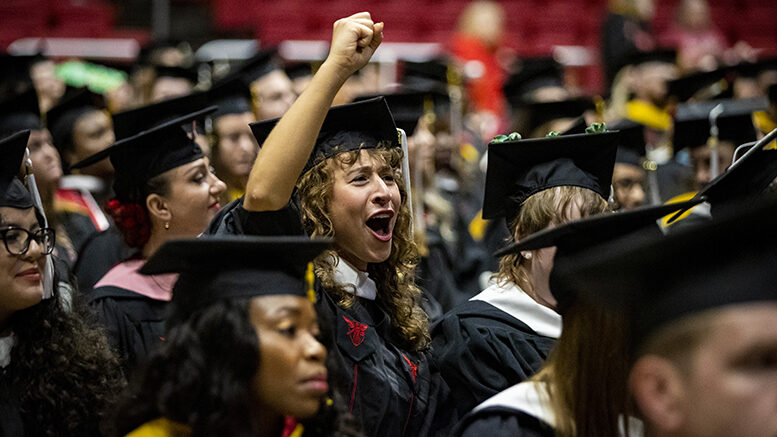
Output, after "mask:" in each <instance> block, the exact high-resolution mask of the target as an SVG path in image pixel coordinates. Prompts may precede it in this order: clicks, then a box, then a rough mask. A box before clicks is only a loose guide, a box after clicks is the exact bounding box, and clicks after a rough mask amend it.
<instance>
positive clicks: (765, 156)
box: [670, 131, 777, 222]
mask: <svg viewBox="0 0 777 437" xmlns="http://www.w3.org/2000/svg"><path fill="white" fill-rule="evenodd" d="M775 138H777V131H773V132H770V133H769V134H768V135H767V136H765V137H763V138H761V139H760V140H759V141H758V142H753V143H750V144H746V145H745V146H747V145H749V146H750V149H749V150H748V151H747V152H746V153H745V154H744V155H742V157H741V158H739V159H738V160H737V162H735V163H734V164H733V165H731V166H730V167H729V168H728V169H726V171H725V172H723V173H721V174H720V175H718V177H716V178H715V179H713V180H712V182H710V183H709V184H708V185H707V186H706V187H705V188H704V189H703V190H701V191H700V192H698V193H697V194H696V196H694V199H701V200H706V201H707V202H709V203H710V205H711V206H712V208H713V210H714V211H716V213H717V211H719V210H720V207H725V206H728V205H730V204H734V203H742V202H745V201H748V200H752V199H753V198H755V197H756V196H758V195H759V194H760V193H761V192H762V191H763V190H764V189H766V187H768V186H769V184H770V183H771V182H772V181H773V180H774V178H777V149H774V147H773V146H772V145H770V143H771V142H772V141H773V140H774V139H775ZM756 146H757V147H756ZM677 216H679V214H678V215H676V217H677ZM676 217H672V219H671V220H670V222H671V221H672V220H674V219H676Z"/></svg>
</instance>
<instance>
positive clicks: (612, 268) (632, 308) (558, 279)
mask: <svg viewBox="0 0 777 437" xmlns="http://www.w3.org/2000/svg"><path fill="white" fill-rule="evenodd" d="M730 212H731V214H730V215H727V216H721V217H717V218H714V219H713V220H711V221H709V222H706V223H703V224H700V225H698V226H696V227H691V228H686V229H684V230H682V231H678V232H677V233H671V234H669V235H667V236H665V237H655V236H651V235H641V234H637V235H629V236H626V237H622V238H618V239H616V240H614V241H610V242H605V243H603V244H599V245H596V246H593V247H591V248H588V249H586V250H584V251H581V252H579V253H577V254H576V256H574V257H569V258H566V257H564V258H559V259H556V260H555V261H554V267H553V270H552V272H551V276H550V288H551V290H556V289H573V290H575V292H577V293H578V295H579V296H584V297H585V298H586V299H588V300H591V301H593V302H598V303H602V304H604V305H609V306H612V307H616V308H622V309H626V310H627V311H628V312H629V313H630V317H629V320H631V322H632V326H631V328H632V329H631V343H632V346H634V347H637V346H639V345H640V344H641V343H642V342H643V341H644V340H645V339H647V338H648V337H649V336H650V334H652V333H655V332H656V331H657V330H658V329H660V328H661V327H663V326H666V324H668V323H670V322H673V321H676V320H679V319H682V318H683V317H686V316H688V315H691V314H695V313H698V312H701V311H705V310H709V309H714V308H720V307H724V306H728V305H736V304H740V303H752V302H759V301H774V300H775V299H777V290H776V289H775V285H774V284H777V233H775V232H774V217H775V215H777V204H774V203H761V204H757V205H755V206H754V205H750V206H749V207H743V208H741V209H738V210H732V211H730Z"/></svg>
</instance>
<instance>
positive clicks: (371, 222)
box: [366, 209, 396, 242]
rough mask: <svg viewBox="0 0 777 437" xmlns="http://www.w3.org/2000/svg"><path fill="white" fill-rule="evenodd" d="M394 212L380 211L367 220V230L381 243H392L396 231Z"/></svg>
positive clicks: (388, 210)
mask: <svg viewBox="0 0 777 437" xmlns="http://www.w3.org/2000/svg"><path fill="white" fill-rule="evenodd" d="M394 215H395V214H394V211H392V210H390V209H385V210H381V211H378V212H376V213H374V214H372V215H371V216H370V218H368V219H367V223H366V224H367V228H368V229H369V230H370V232H371V233H372V235H373V236H374V237H375V238H377V239H378V240H380V241H384V242H387V241H391V236H392V234H393V231H394V224H395V223H396V220H395V219H394Z"/></svg>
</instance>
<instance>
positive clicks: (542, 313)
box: [470, 283, 561, 338]
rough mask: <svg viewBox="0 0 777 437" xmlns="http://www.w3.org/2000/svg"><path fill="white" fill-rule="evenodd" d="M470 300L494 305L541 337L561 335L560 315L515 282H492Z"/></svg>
mask: <svg viewBox="0 0 777 437" xmlns="http://www.w3.org/2000/svg"><path fill="white" fill-rule="evenodd" d="M470 300H479V301H483V302H486V303H489V304H491V305H493V306H495V307H496V308H498V309H499V310H501V311H504V312H505V313H507V314H509V315H511V316H512V317H514V318H516V319H518V320H520V321H521V322H523V323H525V324H526V325H527V326H528V327H529V328H531V329H532V330H533V331H534V332H536V333H537V334H539V335H541V336H543V337H550V338H558V337H559V336H560V335H561V315H560V314H558V313H557V312H555V311H553V310H552V309H550V308H548V307H546V306H543V305H540V304H539V303H537V302H536V301H535V300H534V299H532V298H531V297H529V295H528V294H526V292H524V291H523V290H522V289H521V288H520V287H518V286H517V285H516V284H513V283H508V284H505V285H500V284H498V283H496V284H492V285H491V286H490V287H488V288H486V289H485V290H483V291H482V292H480V294H478V295H476V296H475V297H473V298H471V299H470Z"/></svg>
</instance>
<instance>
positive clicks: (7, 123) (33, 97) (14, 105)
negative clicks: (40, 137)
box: [0, 87, 41, 137]
mask: <svg viewBox="0 0 777 437" xmlns="http://www.w3.org/2000/svg"><path fill="white" fill-rule="evenodd" d="M40 128H41V123H40V108H39V107H38V94H37V93H36V92H35V88H32V87H30V88H29V89H28V90H27V91H24V92H22V93H19V94H14V95H12V96H10V97H8V98H7V99H5V100H3V101H2V102H0V137H4V136H7V135H10V134H12V133H14V132H18V131H20V130H24V129H30V130H37V129H40Z"/></svg>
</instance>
